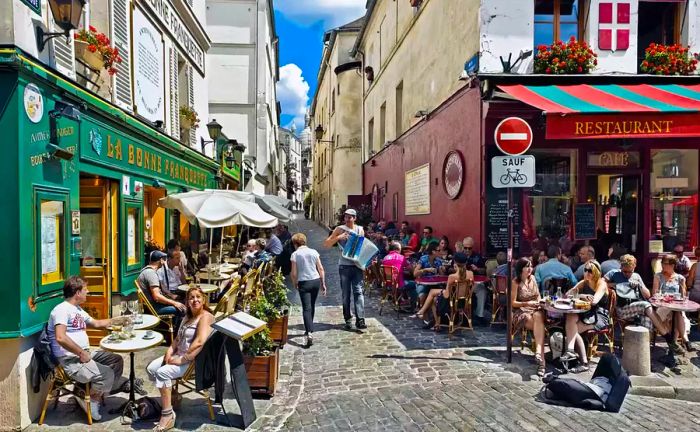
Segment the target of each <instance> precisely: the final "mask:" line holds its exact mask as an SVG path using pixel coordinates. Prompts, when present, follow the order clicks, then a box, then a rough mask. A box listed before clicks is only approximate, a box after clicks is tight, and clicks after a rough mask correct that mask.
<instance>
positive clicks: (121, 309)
mask: <svg viewBox="0 0 700 432" xmlns="http://www.w3.org/2000/svg"><path fill="white" fill-rule="evenodd" d="M127 309H128V305H127V304H126V301H125V300H122V301H120V302H119V312H120V315H121V316H124V315H126V311H127Z"/></svg>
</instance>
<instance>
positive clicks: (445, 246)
mask: <svg viewBox="0 0 700 432" xmlns="http://www.w3.org/2000/svg"><path fill="white" fill-rule="evenodd" d="M438 256H439V257H440V258H441V259H442V260H443V261H448V260H451V259H452V251H451V250H450V241H449V240H448V239H447V236H442V237H440V243H438Z"/></svg>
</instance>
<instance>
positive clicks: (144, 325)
mask: <svg viewBox="0 0 700 432" xmlns="http://www.w3.org/2000/svg"><path fill="white" fill-rule="evenodd" d="M132 316H133V315H132ZM141 320H142V322H140V323H138V324H137V323H134V330H148V329H152V328H153V327H155V326H157V325H158V323H159V322H160V318H158V317H157V316H155V315H150V314H141ZM107 328H108V329H109V330H112V326H109V327H107Z"/></svg>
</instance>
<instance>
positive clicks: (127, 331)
mask: <svg viewBox="0 0 700 432" xmlns="http://www.w3.org/2000/svg"><path fill="white" fill-rule="evenodd" d="M124 335H125V336H126V337H127V339H130V338H132V337H133V336H134V320H133V319H132V318H131V317H130V316H129V317H128V318H127V319H126V323H125V324H124Z"/></svg>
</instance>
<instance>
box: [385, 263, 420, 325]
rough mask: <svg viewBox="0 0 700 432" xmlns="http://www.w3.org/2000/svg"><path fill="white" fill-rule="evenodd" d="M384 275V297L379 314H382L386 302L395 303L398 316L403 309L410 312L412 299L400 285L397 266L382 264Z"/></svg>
mask: <svg viewBox="0 0 700 432" xmlns="http://www.w3.org/2000/svg"><path fill="white" fill-rule="evenodd" d="M381 275H382V280H381V282H382V287H383V293H382V299H381V301H380V303H379V315H381V314H382V309H383V308H384V303H386V302H388V301H389V302H391V303H392V304H393V307H394V310H395V311H396V318H398V317H399V313H400V312H401V311H402V310H403V311H405V312H410V310H411V309H412V307H411V300H410V297H409V296H408V294H407V293H406V290H405V289H404V287H402V286H399V271H398V270H397V269H396V267H393V266H388V265H382V266H381Z"/></svg>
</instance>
